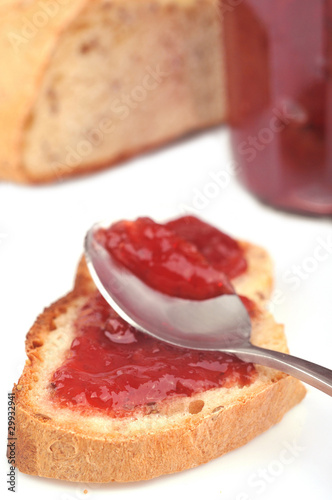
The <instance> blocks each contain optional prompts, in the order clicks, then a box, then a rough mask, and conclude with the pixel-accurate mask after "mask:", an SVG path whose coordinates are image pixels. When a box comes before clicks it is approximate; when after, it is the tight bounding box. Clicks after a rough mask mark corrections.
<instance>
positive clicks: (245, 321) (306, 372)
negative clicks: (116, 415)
mask: <svg viewBox="0 0 332 500" xmlns="http://www.w3.org/2000/svg"><path fill="white" fill-rule="evenodd" d="M108 226H109V224H107V225H106V224H101V223H99V224H95V225H94V226H92V228H91V229H90V230H89V231H88V233H87V234H86V237H85V245H84V246H85V257H86V262H87V265H88V268H89V271H90V274H91V277H92V279H93V280H94V282H95V284H96V286H97V288H98V290H99V291H100V293H101V294H102V295H103V297H104V298H105V300H106V301H107V302H108V303H109V304H110V306H111V307H112V308H113V309H114V310H115V311H116V312H117V313H118V314H119V316H121V317H122V318H123V319H124V320H126V321H127V322H128V323H129V324H130V325H131V326H133V327H134V328H136V329H138V330H141V331H144V332H145V333H147V334H149V335H152V336H154V337H156V338H158V339H159V340H162V341H164V342H168V343H170V344H173V345H177V346H180V347H185V348H190V349H202V350H220V351H223V352H229V353H231V354H236V355H237V356H238V357H239V358H240V359H242V360H243V361H246V362H253V363H257V364H261V365H264V366H268V367H270V368H275V369H278V370H281V371H283V372H285V373H287V374H289V375H293V376H294V377H297V378H299V379H300V380H302V381H303V382H306V383H308V384H311V385H313V386H314V387H316V388H318V389H320V390H322V391H324V392H326V393H327V394H329V395H330V396H332V370H329V369H327V368H325V367H322V366H319V365H316V364H315V363H311V362H309V361H306V360H303V359H300V358H297V357H295V356H291V355H289V354H285V353H281V352H277V351H272V350H269V349H263V348H261V347H257V346H254V345H252V344H251V343H250V336H251V321H250V317H249V315H248V312H247V310H246V308H245V306H244V305H243V303H242V301H241V299H240V298H239V297H238V295H236V294H235V293H234V294H233V295H220V296H219V297H215V298H212V299H207V300H186V299H182V298H177V297H170V296H168V295H166V294H163V293H161V292H158V291H156V290H154V289H152V288H151V287H149V286H148V285H146V284H145V283H144V282H143V281H141V280H140V279H139V278H137V277H136V276H135V275H134V274H133V273H131V272H130V271H129V270H127V269H126V268H125V267H124V266H121V264H119V263H118V262H117V261H116V260H115V259H114V258H113V257H112V256H111V255H110V253H109V252H108V251H107V250H106V249H105V248H104V247H103V246H102V245H101V244H100V243H99V242H98V241H97V240H96V238H95V233H96V231H97V230H98V229H99V228H101V227H108Z"/></svg>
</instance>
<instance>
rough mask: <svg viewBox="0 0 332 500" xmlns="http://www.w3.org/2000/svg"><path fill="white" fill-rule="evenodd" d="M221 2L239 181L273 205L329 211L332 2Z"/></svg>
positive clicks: (331, 179)
mask: <svg viewBox="0 0 332 500" xmlns="http://www.w3.org/2000/svg"><path fill="white" fill-rule="evenodd" d="M223 1H224V7H225V8H224V9H222V10H223V21H224V36H225V47H226V69H227V77H228V102H229V121H230V125H231V140H232V147H233V153H234V156H235V160H236V162H237V165H238V171H239V172H240V174H239V175H240V178H241V180H242V181H243V183H244V184H245V185H246V186H247V188H248V189H249V190H250V191H252V192H253V193H254V194H255V195H256V196H257V197H259V198H260V199H261V200H263V201H265V202H267V203H269V204H272V205H274V206H277V207H282V208H286V209H290V210H295V211H300V212H309V213H317V214H332V0H236V2H234V1H233V0H231V1H232V4H233V6H232V8H229V7H230V4H229V2H230V0H223ZM226 4H227V5H228V8H226Z"/></svg>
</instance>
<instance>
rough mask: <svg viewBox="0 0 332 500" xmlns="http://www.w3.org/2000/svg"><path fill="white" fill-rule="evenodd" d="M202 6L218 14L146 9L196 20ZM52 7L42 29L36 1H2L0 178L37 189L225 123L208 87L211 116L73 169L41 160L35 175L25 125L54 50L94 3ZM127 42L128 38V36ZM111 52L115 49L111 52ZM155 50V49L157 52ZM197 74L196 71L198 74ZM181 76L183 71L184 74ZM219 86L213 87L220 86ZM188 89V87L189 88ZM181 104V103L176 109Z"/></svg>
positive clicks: (210, 4) (156, 4)
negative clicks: (28, 160) (30, 165)
mask: <svg viewBox="0 0 332 500" xmlns="http://www.w3.org/2000/svg"><path fill="white" fill-rule="evenodd" d="M202 1H203V2H204V3H205V5H203V7H205V8H207V9H211V15H212V12H213V9H215V10H216V12H217V1H216V0H181V2H180V3H179V2H176V3H175V2H173V3H172V0H153V2H152V3H151V2H150V3H149V6H150V7H151V9H153V8H154V9H156V11H157V10H158V9H161V10H162V11H163V13H164V17H167V16H168V15H169V12H170V11H171V9H172V8H173V7H174V5H176V6H177V7H179V5H180V7H181V8H182V7H183V10H185V9H188V10H190V14H189V15H188V19H189V18H190V17H193V16H194V17H196V18H197V19H199V16H200V13H201V12H202V10H201V7H202V5H201V4H200V2H202ZM53 3H54V4H56V5H57V7H58V8H57V12H56V15H55V14H54V15H53V14H52V15H51V14H49V15H48V18H47V22H46V24H45V26H44V25H42V26H37V25H36V20H39V22H41V21H42V20H43V16H44V17H45V16H46V17H47V14H45V12H44V10H43V9H42V7H41V6H40V4H41V3H40V2H37V1H36V0H28V1H19V0H17V1H15V0H14V1H13V2H7V3H6V6H2V7H0V17H1V25H0V41H1V42H2V43H1V44H0V47H1V49H0V55H1V61H2V63H3V65H4V66H5V67H6V71H5V72H2V74H1V77H0V91H1V95H2V96H3V98H2V99H1V102H0V116H1V118H2V121H3V123H5V124H6V126H3V127H2V128H1V131H0V178H1V179H6V180H12V181H15V182H23V183H30V184H40V183H45V182H53V181H59V180H63V179H65V178H68V177H72V176H75V175H82V174H86V173H90V172H92V171H95V170H101V169H104V168H106V167H108V166H111V165H114V164H116V163H119V162H121V161H124V160H126V159H127V158H130V157H132V156H134V155H137V154H139V153H141V152H144V151H149V150H151V149H153V148H156V147H159V146H161V145H163V144H166V143H168V142H170V141H172V140H175V139H177V138H178V137H180V136H183V135H186V134H188V133H192V132H194V131H196V130H201V129H203V128H208V127H212V126H215V125H217V124H219V123H221V122H222V121H223V120H224V118H225V110H222V109H221V105H220V99H221V97H220V96H221V93H222V89H221V88H218V89H214V88H213V89H212V87H213V84H210V86H211V85H212V87H211V90H210V93H209V95H210V99H212V100H214V102H215V105H214V106H211V109H214V111H211V113H210V114H209V113H207V115H206V116H202V117H201V116H192V117H191V120H190V121H189V122H188V119H184V121H183V124H182V125H183V126H177V127H176V128H175V131H173V130H172V127H171V126H169V127H166V126H165V127H162V128H161V132H160V134H159V136H158V138H156V139H152V140H150V141H147V140H146V139H142V141H141V142H140V143H139V144H136V145H135V146H129V147H124V148H123V149H122V150H121V151H120V152H116V153H110V154H109V155H108V156H107V157H105V155H101V156H100V158H98V157H97V158H95V159H93V160H90V159H89V158H88V157H87V158H84V159H83V161H82V162H81V163H80V164H77V165H75V166H74V167H70V166H69V165H65V167H64V168H61V169H56V168H54V169H52V168H50V167H49V166H47V165H46V162H45V165H43V164H42V163H43V162H42V161H41V162H40V163H41V165H40V168H39V167H38V169H37V171H36V172H33V171H31V170H30V169H29V168H28V166H27V164H26V160H25V150H26V144H25V143H26V137H27V132H28V130H29V128H30V125H31V123H32V122H33V120H34V118H35V115H36V114H37V113H38V104H37V101H38V95H39V93H40V90H41V88H42V85H43V82H44V81H45V78H46V76H47V74H48V72H49V69H50V68H51V67H52V64H53V61H54V57H55V55H56V51H57V48H58V46H59V44H60V43H61V41H62V40H63V39H64V38H65V36H66V35H67V34H68V33H70V32H71V30H73V29H74V26H75V23H78V22H79V19H80V17H82V16H84V15H86V12H87V11H88V9H89V8H91V7H93V5H96V4H97V2H96V0H71V1H70V2H64V3H63V4H62V2H60V1H59V2H56V1H55V2H53ZM107 3H108V2H107V1H106V0H98V4H100V5H104V4H105V6H106V4H107ZM144 3H146V4H147V5H148V2H142V5H144ZM109 5H111V3H109ZM150 7H149V8H150ZM112 8H115V9H119V10H120V9H123V6H121V2H120V1H119V2H118V1H115V2H112ZM36 16H37V17H36ZM38 16H39V17H38ZM37 24H38V23H37ZM155 24H158V23H155ZM29 30H30V31H29ZM27 33H28V34H27ZM216 33H217V32H216V29H215V26H214V27H213V29H211V35H209V36H210V37H211V46H214V47H215V50H216V51H217V50H220V56H218V60H219V59H220V66H221V65H222V61H221V48H220V49H219V47H221V43H219V40H216V39H215V38H217V36H218V37H219V34H218V35H217V34H216ZM28 35H29V36H28ZM156 36H157V32H156ZM128 37H130V34H129V35H128ZM139 45H140V41H139V40H137V46H139ZM116 50H117V49H116V48H115V51H116ZM155 50H159V49H157V48H156V49H155ZM169 51H170V52H169V54H170V56H172V52H171V51H172V49H171V48H170V49H169ZM218 54H219V52H218ZM174 57H175V56H174ZM156 58H157V60H158V59H159V60H161V55H160V54H158V53H157V54H156ZM148 63H149V61H144V60H143V61H142V68H144V67H145V65H146V64H148ZM186 64H187V62H186V61H184V62H183V66H184V68H185V66H186ZM197 64H198V66H199V65H200V64H202V72H204V71H203V70H204V63H203V61H202V63H201V62H200V61H199V62H198V63H197ZM198 70H199V67H198V69H197V71H198ZM183 71H186V70H185V69H184V70H183ZM197 71H196V73H197ZM218 71H219V70H218ZM218 71H217V70H216V73H218ZM220 72H221V70H220ZM196 73H195V75H190V78H191V80H190V84H188V88H187V98H188V102H187V107H185V108H184V111H183V112H184V114H186V113H188V107H190V106H191V105H192V104H190V103H193V102H195V100H198V96H199V91H197V92H198V94H197V95H196V94H195V89H196V87H197V88H199V87H201V86H202V85H203V83H204V84H205V76H206V75H205V76H204V78H203V77H202V83H201V82H199V81H197V74H196ZM126 77H127V75H121V74H120V75H119V78H123V79H126ZM170 78H172V77H170ZM177 78H179V76H178V75H175V76H174V78H173V87H172V88H173V94H174V95H175V94H176V92H177V89H178V87H177ZM211 81H212V80H211ZM18 82H20V85H18ZM97 83H98V82H97ZM219 83H220V82H219ZM219 83H218V87H220V85H219ZM190 85H192V88H191V87H190ZM214 85H217V83H216V82H215V83H214ZM217 101H218V102H217ZM180 104H181V101H180V103H179V105H180ZM202 105H204V103H202ZM161 108H162V109H160V108H159V109H156V110H154V111H155V114H156V113H157V112H160V113H161V116H160V121H161V122H163V121H164V120H166V119H167V103H166V101H165V102H163V105H162V106H161ZM216 109H218V111H217V112H216V111H215V110H216ZM132 113H133V112H132ZM149 116H150V115H148V116H147V120H149ZM67 118H68V117H67ZM71 119H75V117H71ZM142 119H143V118H142ZM166 121H167V120H166ZM143 125H144V123H143V122H142V123H141V126H142V127H143ZM59 126H61V123H59ZM64 126H65V124H64V123H63V124H62V127H64ZM121 126H122V124H121V123H120V125H119V127H120V128H121ZM142 127H141V128H142ZM143 128H144V127H143ZM137 133H138V134H139V133H140V127H137ZM110 140H111V138H110Z"/></svg>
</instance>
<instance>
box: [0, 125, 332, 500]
mask: <svg viewBox="0 0 332 500" xmlns="http://www.w3.org/2000/svg"><path fill="white" fill-rule="evenodd" d="M229 164H230V154H229V147H228V136H227V131H225V130H224V129H215V130H213V131H210V132H208V133H205V134H202V135H198V136H196V137H193V138H190V139H187V140H184V141H181V142H179V143H177V144H174V145H172V146H171V147H169V148H165V149H163V150H161V151H158V152H156V153H152V154H149V155H146V156H142V157H140V158H138V159H135V160H133V161H129V162H127V163H126V164H123V165H121V166H118V167H116V168H113V169H110V170H108V171H104V172H102V173H98V174H95V175H91V176H87V177H84V178H80V179H75V180H71V181H66V182H59V183H58V184H56V185H50V186H42V187H25V186H17V185H12V184H6V183H2V184H0V310H1V314H0V332H1V338H2V348H1V401H2V403H1V408H2V411H1V443H0V445H1V447H0V449H1V453H0V455H1V466H2V467H1V478H0V487H1V491H3V494H1V498H12V497H13V495H16V498H20V499H23V498H24V499H25V498H27V497H32V496H33V497H34V499H39V498H40V499H42V498H43V499H44V498H47V499H48V500H51V499H57V500H80V499H83V498H84V499H86V500H89V499H95V498H117V499H119V500H120V499H129V498H133V496H134V498H135V499H137V500H139V499H144V500H146V499H147V498H159V497H160V496H162V497H166V496H167V497H168V498H174V497H176V498H181V497H185V498H189V497H190V498H191V499H201V498H202V497H203V498H204V496H206V495H207V492H208V496H209V499H211V500H217V499H221V500H223V499H232V500H251V499H264V500H266V499H267V500H274V499H275V500H279V499H280V498H283V497H285V498H287V499H288V498H291V497H292V496H293V495H294V496H295V495H296V497H297V498H300V499H301V500H312V498H319V499H320V500H330V499H331V496H332V476H331V469H332V467H331V466H332V459H331V449H332V433H331V432H330V427H331V425H332V400H331V398H330V397H329V396H327V395H325V394H323V393H320V392H319V391H318V390H316V389H312V388H308V394H307V396H306V398H305V400H304V401H303V402H302V403H301V404H300V405H298V406H297V407H296V408H294V409H293V410H292V411H290V412H289V413H288V414H287V415H286V416H285V417H284V419H283V420H282V422H281V423H279V424H278V425H276V426H275V427H274V428H272V429H271V430H269V431H268V432H266V433H264V434H263V435H261V436H259V437H258V438H256V439H255V440H254V441H252V442H251V443H249V444H248V445H246V446H244V447H242V448H240V449H238V450H236V451H234V452H231V453H229V454H228V455H225V456H223V457H221V458H219V459H217V460H214V461H212V462H210V463H209V464H206V465H203V466H201V467H199V468H196V469H193V470H190V471H185V472H182V473H179V474H175V475H172V476H167V477H161V478H158V479H155V480H152V481H148V482H141V483H133V484H119V485H116V484H110V485H86V484H73V483H67V482H61V481H53V480H49V479H43V478H38V477H30V476H27V475H24V474H21V473H19V472H17V477H16V490H17V491H16V493H15V494H14V493H11V492H9V491H8V490H7V485H6V480H7V478H6V474H7V473H8V472H9V468H8V464H7V461H6V458H5V449H6V427H7V393H8V392H10V391H11V388H12V386H13V382H15V381H17V379H18V377H19V375H20V373H21V371H22V368H23V364H24V360H25V353H24V339H25V335H26V333H27V331H28V329H29V327H30V326H31V324H32V323H33V322H34V320H35V318H36V316H37V315H38V314H39V313H40V312H41V311H42V309H43V308H44V307H45V306H47V305H49V304H50V303H51V302H53V301H54V300H56V299H57V298H59V297H60V296H62V295H64V294H65V293H67V292H68V291H69V290H70V288H71V286H72V282H73V277H74V273H75V268H76V264H77V262H78V260H79V258H80V255H81V253H82V242H83V238H84V235H85V232H86V230H87V229H88V228H89V226H90V225H91V224H92V223H94V222H96V221H98V220H100V219H107V218H109V219H111V220H116V219H121V218H136V217H137V216H140V215H148V216H151V217H153V218H155V219H156V220H165V219H168V218H171V217H176V216H178V215H183V214H184V213H188V212H190V211H192V212H193V213H196V214H197V215H198V216H200V217H202V218H203V219H205V220H206V221H208V222H210V223H212V224H215V225H216V226H218V227H219V228H221V229H223V230H225V231H226V232H229V233H230V234H232V235H233V236H235V237H238V238H241V239H247V240H250V241H252V242H254V243H257V244H260V245H262V246H264V247H266V248H267V249H268V251H269V252H270V253H271V255H272V257H273V259H274V261H275V278H276V283H275V290H276V292H275V295H274V297H273V298H272V302H271V303H270V308H271V310H273V313H274V314H275V316H276V319H277V320H278V321H279V322H283V323H285V325H286V333H287V337H288V342H289V346H290V349H291V352H292V353H293V354H296V355H298V356H300V357H304V358H307V359H310V360H312V361H315V362H317V363H320V364H322V365H325V366H328V367H330V368H332V355H331V354H332V279H331V276H332V227H331V221H330V220H328V219H322V218H310V217H304V216H296V215H291V214H286V213H283V212H279V211H275V210H273V209H271V208H268V207H266V206H264V205H261V204H260V203H258V202H257V201H256V200H255V199H254V198H253V197H252V196H251V195H249V194H248V193H247V192H246V191H245V190H244V189H243V188H242V187H241V186H240V185H239V184H238V182H237V180H236V179H235V177H234V175H233V174H232V171H231V170H230V169H229ZM213 173H214V174H216V175H217V176H219V177H220V178H221V179H223V183H222V186H220V185H219V186H218V185H217V184H216V183H215V181H213V180H212V176H211V174H212V175H213ZM322 241H324V242H325V243H326V248H327V249H325V253H324V249H323V250H322V249H321V250H319V249H318V247H321V246H322ZM328 245H330V246H328ZM294 266H297V267H294ZM294 273H299V274H300V275H301V278H298V280H297V281H296V285H295V281H292V280H291V279H290V278H293V277H294ZM85 489H87V490H88V493H87V494H84V493H83V491H84V490H85Z"/></svg>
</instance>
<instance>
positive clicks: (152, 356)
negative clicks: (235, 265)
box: [51, 218, 256, 417]
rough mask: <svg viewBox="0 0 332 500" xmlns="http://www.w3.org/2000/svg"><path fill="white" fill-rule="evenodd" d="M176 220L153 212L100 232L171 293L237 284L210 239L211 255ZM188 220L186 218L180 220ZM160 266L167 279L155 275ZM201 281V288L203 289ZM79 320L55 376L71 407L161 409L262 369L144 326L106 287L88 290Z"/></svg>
mask: <svg viewBox="0 0 332 500" xmlns="http://www.w3.org/2000/svg"><path fill="white" fill-rule="evenodd" d="M191 221H192V222H193V226H194V227H193V229H192V232H191V233H190V234H192V235H193V237H192V240H193V239H195V238H198V235H197V234H196V228H197V227H199V224H200V222H199V221H198V222H196V221H197V219H195V218H189V219H188V221H186V222H185V224H186V226H183V227H186V230H188V227H187V225H188V226H190V224H191ZM173 224H176V221H173V222H172V223H170V224H168V225H167V226H168V227H166V228H165V226H161V225H159V224H155V223H153V221H151V220H150V219H145V218H144V219H138V220H137V221H136V222H134V223H127V222H120V223H118V224H115V225H114V226H112V228H111V229H110V230H106V231H104V232H102V233H100V235H99V238H100V239H101V241H102V242H103V243H104V244H105V246H106V245H107V248H108V249H109V250H110V251H112V254H116V256H117V257H118V259H119V260H120V261H121V262H122V263H123V264H124V265H126V266H128V267H129V268H130V269H131V267H130V266H134V265H135V274H137V275H138V276H139V277H140V278H141V277H142V278H144V279H146V281H147V282H148V284H150V285H151V286H153V287H154V288H158V289H159V288H161V289H162V291H164V292H165V293H168V294H171V295H172V294H173V295H174V294H179V295H180V296H182V297H183V296H186V293H187V294H188V295H189V296H190V298H193V297H194V298H195V299H203V298H204V292H205V293H206V295H207V296H211V294H213V295H214V296H215V295H216V294H218V293H219V294H221V293H225V291H226V293H227V292H228V291H229V289H230V287H231V286H230V285H229V283H228V281H227V278H226V276H225V275H224V274H223V273H222V272H221V271H220V270H219V269H218V267H221V262H218V263H217V264H219V266H217V265H216V266H215V265H214V263H213V258H212V259H211V261H212V262H210V261H209V260H208V245H207V242H206V241H204V247H205V250H204V252H205V253H204V255H203V253H201V252H200V251H199V245H197V246H196V245H195V244H194V243H193V242H192V241H190V239H189V241H187V240H186V239H184V236H185V234H184V231H183V230H181V229H180V230H179V234H181V236H179V234H178V233H176V232H173V231H172V229H171V226H172V225H173ZM202 224H203V223H202ZM182 225H183V221H181V219H180V222H179V225H178V227H180V228H181V227H182ZM189 229H190V228H189ZM227 238H228V237H227ZM227 238H226V242H227ZM198 239H199V238H198ZM140 241H142V246H141V251H140ZM232 241H233V240H232ZM172 249H173V250H172ZM163 251H164V252H165V258H164V259H163ZM113 252H114V253H113ZM172 252H174V253H175V256H176V258H175V259H174V260H173V259H172ZM211 254H212V255H214V256H215V255H216V254H215V253H213V252H212V251H211ZM151 256H156V260H155V261H154V262H153V263H152V264H151V266H150V269H149V266H146V265H145V263H146V262H149V260H151ZM240 257H241V258H243V256H242V255H241V256H240ZM215 259H216V258H215ZM142 263H143V264H144V265H143V264H142ZM181 263H183V266H184V268H183V269H181ZM196 265H197V268H198V270H199V271H198V272H197V276H196V275H195V272H196ZM204 273H206V274H204ZM158 274H159V275H160V279H161V283H162V286H161V287H159V286H158V280H157V279H156V278H155V276H154V275H158ZM173 276H174V280H175V285H174V286H172V277H173ZM219 283H221V284H222V285H221V286H220V285H219ZM195 287H199V288H200V290H199V291H198V292H196V291H195ZM243 302H244V305H245V306H246V308H247V310H248V311H249V313H250V315H251V316H252V315H253V314H254V313H255V306H254V303H253V302H251V301H250V300H249V299H246V298H243ZM74 328H75V332H76V335H75V339H74V340H73V342H72V345H71V348H70V350H69V353H68V357H67V360H66V361H65V362H64V364H63V365H62V366H61V367H60V368H59V369H57V370H56V372H55V373H54V374H53V377H52V381H51V388H52V389H53V390H52V397H53V398H54V400H55V401H57V402H58V403H60V404H61V405H63V406H65V407H70V408H77V409H78V410H81V411H86V410H89V409H90V410H91V409H93V410H94V411H102V412H104V413H105V412H106V413H107V414H109V415H110V416H114V417H125V416H129V415H132V414H133V413H135V414H136V413H140V414H145V413H149V412H150V411H151V409H152V410H155V409H157V410H158V403H160V402H162V401H163V400H165V399H166V398H173V397H180V396H192V395H194V394H197V393H199V392H201V391H206V390H208V389H213V388H219V387H232V386H238V387H243V386H245V385H248V384H250V383H251V382H252V381H253V380H254V378H255V375H256V370H255V368H254V366H253V365H252V364H250V363H244V362H243V361H241V360H239V359H238V358H237V357H236V356H233V355H230V354H226V353H220V352H213V351H198V350H193V349H185V348H180V347H175V346H172V345H169V344H166V343H165V342H161V341H159V340H157V339H154V338H152V337H150V336H149V335H146V334H145V333H142V332H140V331H138V330H136V329H135V328H133V327H131V326H130V325H128V323H127V322H126V321H124V320H123V319H122V318H120V317H119V316H118V314H117V313H116V312H115V311H114V310H113V309H112V308H111V307H110V306H109V305H108V304H107V303H106V301H105V300H104V299H103V298H102V297H101V295H100V294H99V293H98V292H95V293H94V294H92V295H91V296H89V298H87V300H86V302H85V304H84V305H83V306H82V307H81V309H80V311H79V314H78V315H77V319H76V321H75V323H74Z"/></svg>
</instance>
